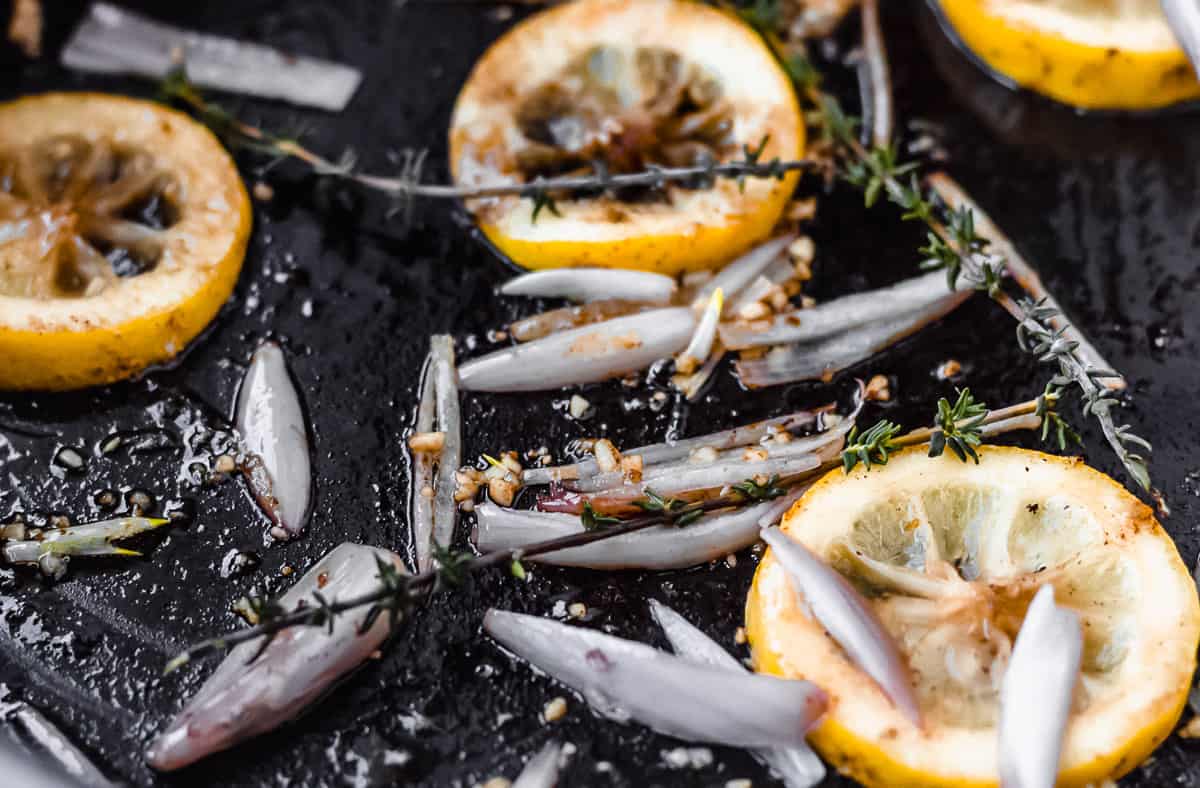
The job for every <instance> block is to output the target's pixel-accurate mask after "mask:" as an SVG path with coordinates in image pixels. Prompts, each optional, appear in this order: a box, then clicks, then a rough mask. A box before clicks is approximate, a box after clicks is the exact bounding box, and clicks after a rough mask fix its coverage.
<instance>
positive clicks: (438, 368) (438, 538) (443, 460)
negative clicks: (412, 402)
mask: <svg viewBox="0 0 1200 788" xmlns="http://www.w3.org/2000/svg"><path fill="white" fill-rule="evenodd" d="M429 345H430V351H429V352H430V359H431V360H432V361H433V369H431V370H430V374H432V375H433V376H434V396H435V402H436V404H437V426H438V430H439V431H441V432H443V433H445V435H446V438H445V442H444V443H443V444H442V454H441V457H439V458H438V474H437V488H436V495H435V497H434V500H433V543H434V544H437V545H441V546H442V547H449V546H450V543H451V542H452V541H453V540H454V530H455V526H456V525H457V524H458V503H457V502H456V501H455V500H454V490H455V488H456V487H457V486H458V482H457V480H456V479H455V478H454V475H455V472H456V471H458V466H459V465H461V464H462V406H461V405H460V404H459V401H458V375H457V373H456V371H455V367H454V338H453V337H450V336H448V335H446V334H438V335H437V336H434V337H432V338H431V339H430V340H429Z"/></svg>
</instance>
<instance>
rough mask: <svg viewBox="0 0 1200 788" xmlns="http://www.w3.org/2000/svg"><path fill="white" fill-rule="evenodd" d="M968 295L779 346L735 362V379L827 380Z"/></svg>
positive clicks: (757, 382)
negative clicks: (815, 337) (736, 377)
mask: <svg viewBox="0 0 1200 788" xmlns="http://www.w3.org/2000/svg"><path fill="white" fill-rule="evenodd" d="M969 296H970V292H956V293H952V294H950V295H948V296H944V297H943V298H942V299H941V300H939V301H936V302H935V303H933V304H931V305H930V306H928V307H926V308H924V309H921V310H918V311H916V312H910V313H908V314H905V315H902V316H900V317H896V318H891V319H889V320H881V321H879V322H876V323H871V324H869V325H865V326H858V327H856V328H851V329H849V330H847V331H845V332H844V333H841V334H838V335H836V336H832V337H829V338H828V339H823V340H818V341H816V342H803V343H796V344H793V345H780V346H779V347H776V348H772V349H771V350H770V351H769V352H768V353H767V354H766V355H765V356H763V357H762V358H756V359H749V360H745V359H744V360H740V361H738V362H737V373H738V378H739V379H740V380H741V381H742V385H744V386H747V387H749V388H761V387H764V386H778V385H781V384H783V383H794V382H795V381H798V380H821V379H827V378H829V377H831V376H832V375H834V374H836V373H838V372H841V371H842V370H844V369H846V368H848V367H852V366H854V365H855V364H858V363H860V362H862V361H866V360H867V359H868V358H870V357H871V356H873V355H875V354H876V353H879V352H880V351H882V350H884V349H886V348H888V347H891V346H892V345H894V344H896V343H897V342H899V341H900V340H901V339H904V338H905V337H907V336H909V335H911V334H914V333H916V332H917V331H919V330H920V329H922V328H924V327H925V326H927V325H929V324H930V323H932V322H934V321H935V320H938V319H940V318H942V317H944V316H945V315H947V314H949V313H950V312H951V311H953V310H954V308H955V307H957V306H958V305H959V304H961V303H962V302H963V301H965V300H966V299H967V298H968V297H969Z"/></svg>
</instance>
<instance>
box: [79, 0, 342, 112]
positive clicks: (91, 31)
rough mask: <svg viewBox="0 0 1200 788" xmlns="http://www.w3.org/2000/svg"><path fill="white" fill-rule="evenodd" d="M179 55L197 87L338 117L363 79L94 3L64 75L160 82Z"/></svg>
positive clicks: (338, 69) (304, 59)
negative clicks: (73, 71) (70, 71)
mask: <svg viewBox="0 0 1200 788" xmlns="http://www.w3.org/2000/svg"><path fill="white" fill-rule="evenodd" d="M176 52H182V53H183V56H184V60H185V63H186V66H187V71H188V76H189V77H190V78H191V79H192V80H193V81H195V83H196V84H198V85H202V86H205V87H211V88H217V89H219V90H228V91H231V92H234V93H248V94H250V95H252V96H262V97H263V98H273V99H283V100H284V101H290V102H292V103H293V104H302V105H305V106H310V107H318V108H320V109H325V110H332V111H335V112H340V111H341V110H342V109H343V108H345V106H346V104H347V103H348V102H349V101H350V98H351V97H352V96H353V95H354V91H355V90H356V89H357V88H358V83H359V82H360V81H361V80H362V73H361V72H359V71H358V69H355V68H351V67H349V66H344V65H341V64H339V63H331V62H329V61H327V60H318V59H317V58H312V57H305V56H303V55H295V54H291V53H285V52H280V51H278V50H275V49H271V48H270V47H265V46H263V45H262V44H253V43H250V42H248V41H236V40H234V39H230V38H221V37H218V36H213V35H207V34H203V33H194V32H192V31H189V30H181V29H179V28H176V27H171V26H169V25H164V24H162V23H161V22H157V21H154V20H152V19H148V18H146V17H144V16H141V15H140V14H135V13H133V12H132V11H126V10H125V9H122V8H118V7H116V6H113V5H109V4H108V3H96V4H94V5H93V6H92V7H91V10H90V11H89V12H88V15H87V16H86V17H85V18H84V20H83V22H82V23H81V24H80V25H79V27H78V28H77V29H76V30H75V33H74V34H73V35H72V36H71V40H70V41H68V42H67V45H66V47H65V48H64V49H63V51H62V64H63V65H64V66H66V67H67V68H74V69H79V70H81V71H91V72H94V73H98V74H137V75H138V76H142V77H149V78H150V79H155V80H159V79H163V78H164V77H166V76H167V75H168V74H169V73H170V71H171V69H172V68H174V67H175V65H176V63H175V61H174V57H175V54H174V53H176Z"/></svg>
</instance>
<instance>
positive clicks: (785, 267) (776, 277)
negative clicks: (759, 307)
mask: <svg viewBox="0 0 1200 788" xmlns="http://www.w3.org/2000/svg"><path fill="white" fill-rule="evenodd" d="M795 275H796V269H795V268H794V267H793V266H792V261H791V260H789V259H788V258H787V257H786V256H784V257H777V258H775V261H774V262H772V263H771V264H770V265H769V266H767V268H766V270H765V271H763V272H762V273H761V274H759V275H758V276H757V277H755V279H754V281H753V282H751V283H750V284H749V285H747V286H746V288H745V289H744V290H742V292H741V293H739V294H738V297H737V298H734V299H732V300H731V301H730V303H729V307H728V309H726V311H727V312H728V313H729V314H730V315H731V316H733V317H737V316H738V315H739V314H741V311H742V310H743V309H745V308H746V307H748V306H750V305H751V304H757V303H758V302H759V301H762V300H763V299H764V298H766V297H767V296H769V295H770V294H771V290H772V289H773V288H774V287H775V286H776V285H781V284H783V283H784V282H786V281H788V280H789V279H791V278H792V277H794V276H795Z"/></svg>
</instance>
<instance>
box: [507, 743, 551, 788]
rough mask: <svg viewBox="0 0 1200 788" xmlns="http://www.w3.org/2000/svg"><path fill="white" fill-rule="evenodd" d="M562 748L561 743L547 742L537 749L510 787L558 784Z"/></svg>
mask: <svg viewBox="0 0 1200 788" xmlns="http://www.w3.org/2000/svg"><path fill="white" fill-rule="evenodd" d="M562 750H563V748H562V745H561V744H559V743H558V742H556V741H552V742H547V743H546V746H545V747H543V748H542V749H540V750H538V752H537V755H534V756H533V757H532V758H530V759H529V762H528V763H526V764H525V768H524V769H522V770H521V774H520V775H518V776H517V779H516V781H515V782H513V784H512V788H554V786H555V785H557V784H558V772H559V761H560V759H561V758H562Z"/></svg>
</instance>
